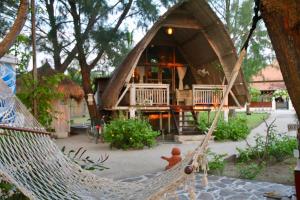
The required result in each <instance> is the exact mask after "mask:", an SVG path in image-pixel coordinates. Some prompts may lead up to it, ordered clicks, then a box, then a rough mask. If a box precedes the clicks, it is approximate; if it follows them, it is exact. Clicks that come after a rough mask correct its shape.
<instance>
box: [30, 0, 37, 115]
mask: <svg viewBox="0 0 300 200" xmlns="http://www.w3.org/2000/svg"><path fill="white" fill-rule="evenodd" d="M30 4H31V39H32V42H31V43H32V77H33V81H34V86H33V87H34V90H36V88H37V84H38V83H37V81H38V77H37V66H36V31H35V25H36V24H35V0H31V3H30ZM32 104H33V106H32V108H33V109H32V110H33V115H34V117H36V118H37V117H38V106H37V104H38V102H37V98H36V97H34V98H33V102H32Z"/></svg>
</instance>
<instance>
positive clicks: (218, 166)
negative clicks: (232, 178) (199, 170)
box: [208, 152, 227, 175]
mask: <svg viewBox="0 0 300 200" xmlns="http://www.w3.org/2000/svg"><path fill="white" fill-rule="evenodd" d="M208 156H211V159H210V160H209V162H208V168H209V170H210V171H215V172H217V173H218V175H222V173H223V170H224V168H225V160H224V159H225V157H226V156H227V154H216V153H214V152H208Z"/></svg>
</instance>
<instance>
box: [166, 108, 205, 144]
mask: <svg viewBox="0 0 300 200" xmlns="http://www.w3.org/2000/svg"><path fill="white" fill-rule="evenodd" d="M170 112H171V115H172V118H173V121H174V124H175V127H176V131H177V135H175V141H176V142H180V143H195V142H196V143H197V142H201V141H202V139H203V138H204V136H205V135H204V134H202V132H201V131H200V130H199V128H198V126H199V123H198V120H197V116H196V113H195V111H194V109H193V106H181V105H180V106H171V107H170Z"/></svg>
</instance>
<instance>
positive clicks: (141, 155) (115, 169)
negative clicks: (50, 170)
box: [56, 111, 296, 179]
mask: <svg viewBox="0 0 300 200" xmlns="http://www.w3.org/2000/svg"><path fill="white" fill-rule="evenodd" d="M274 119H276V121H275V124H276V126H277V130H278V131H279V132H280V133H285V134H291V135H295V134H296V131H291V132H289V133H287V124H289V123H295V113H294V112H291V111H276V112H273V113H272V114H271V115H270V117H269V119H268V120H267V122H268V123H270V122H271V121H273V120H274ZM265 130H266V126H265V124H264V123H263V124H261V125H259V126H258V127H257V128H255V129H253V130H252V131H251V133H250V135H249V137H248V139H247V140H248V141H249V142H250V143H252V142H253V141H254V137H255V135H257V134H264V133H265ZM56 143H57V144H58V146H59V147H63V146H66V147H67V149H78V148H80V147H84V148H85V149H87V150H88V151H87V152H88V155H90V156H91V157H92V158H94V159H97V158H99V157H100V155H101V154H102V155H105V154H108V155H109V159H108V160H107V161H106V162H105V166H106V167H108V168H109V169H108V170H104V171H100V172H95V173H97V174H99V175H100V176H102V177H108V178H114V179H121V178H127V177H133V176H140V175H143V174H148V173H154V172H159V171H162V170H164V167H165V165H166V164H167V163H166V161H164V160H162V159H161V158H160V156H162V155H165V156H169V155H170V151H171V149H172V148H173V147H175V146H177V147H179V148H180V149H181V150H182V153H183V155H185V154H186V153H187V152H188V151H192V150H193V149H194V148H195V147H196V146H197V144H176V143H163V142H160V143H159V144H158V145H157V146H155V147H153V148H151V149H144V150H128V151H123V150H116V149H110V147H109V145H108V144H103V143H100V144H94V143H93V141H91V140H90V139H89V138H88V136H87V135H84V134H79V135H75V136H72V137H70V138H67V139H57V140H56ZM245 146H246V143H245V141H239V142H213V141H212V142H211V143H210V145H209V147H210V149H211V151H213V152H216V153H227V154H228V155H232V154H235V153H236V152H237V151H236V147H239V148H243V147H245Z"/></svg>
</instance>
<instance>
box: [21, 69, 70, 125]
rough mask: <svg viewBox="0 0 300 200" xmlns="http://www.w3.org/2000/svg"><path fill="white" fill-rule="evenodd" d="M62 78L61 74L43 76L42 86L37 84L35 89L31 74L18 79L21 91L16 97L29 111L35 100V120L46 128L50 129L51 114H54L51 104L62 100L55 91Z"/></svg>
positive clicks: (60, 95)
mask: <svg viewBox="0 0 300 200" xmlns="http://www.w3.org/2000/svg"><path fill="white" fill-rule="evenodd" d="M63 77H64V76H63V75H62V74H57V75H53V76H49V77H46V76H45V77H43V78H42V79H41V80H40V81H41V82H42V84H38V85H37V87H36V88H35V89H34V80H33V79H32V75H31V74H29V73H27V74H23V75H22V76H21V78H20V81H21V83H22V86H21V87H22V89H21V90H20V91H18V92H17V96H18V97H19V98H20V100H21V101H22V102H23V103H24V104H25V105H26V107H27V108H29V109H32V102H33V98H35V99H36V100H37V102H38V104H37V105H38V108H37V111H38V112H37V113H38V118H37V119H38V120H39V122H40V123H41V124H42V125H43V126H45V127H47V128H49V127H50V125H51V122H52V120H53V118H54V115H53V114H54V113H55V108H53V104H52V102H53V101H54V100H57V99H60V98H61V99H62V94H61V93H59V92H58V91H57V87H58V84H59V83H60V82H61V80H62V79H63Z"/></svg>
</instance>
